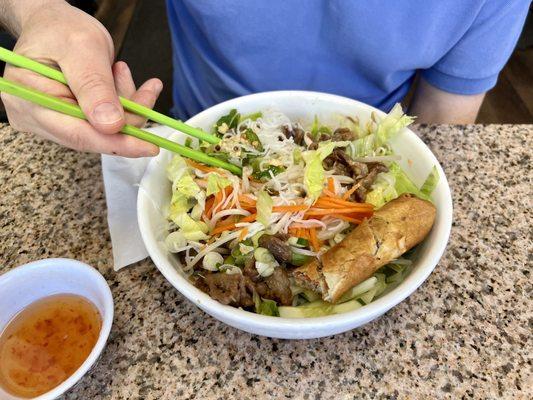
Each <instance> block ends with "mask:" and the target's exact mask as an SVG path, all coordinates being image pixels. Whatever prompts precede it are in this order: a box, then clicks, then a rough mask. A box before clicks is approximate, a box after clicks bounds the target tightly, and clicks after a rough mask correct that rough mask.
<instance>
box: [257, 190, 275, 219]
mask: <svg viewBox="0 0 533 400" xmlns="http://www.w3.org/2000/svg"><path fill="white" fill-rule="evenodd" d="M273 205H274V202H273V201H272V197H270V195H269V194H268V193H267V192H265V191H264V190H261V191H260V192H259V193H258V194H257V220H258V221H259V222H261V223H262V224H263V226H264V227H265V228H267V227H268V224H269V222H270V216H271V215H272V206H273Z"/></svg>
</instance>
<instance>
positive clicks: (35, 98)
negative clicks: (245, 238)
mask: <svg viewBox="0 0 533 400" xmlns="http://www.w3.org/2000/svg"><path fill="white" fill-rule="evenodd" d="M0 60H3V61H5V62H7V63H9V64H12V65H14V66H17V67H19V68H25V69H28V70H31V71H33V72H36V73H38V74H40V75H43V76H46V77H48V78H50V79H53V80H56V81H58V82H61V83H63V84H67V81H66V79H65V76H64V75H63V74H62V73H61V72H60V71H57V70H55V69H53V68H51V67H48V66H46V65H43V64H40V63H38V62H36V61H34V60H31V59H29V58H26V57H24V56H21V55H19V54H16V53H13V52H11V51H9V50H7V49H4V48H2V47H0ZM0 91H3V92H5V93H8V94H11V95H13V96H17V97H20V98H22V99H25V100H27V101H31V102H33V103H36V104H39V105H40V106H42V107H46V108H49V109H52V110H54V111H57V112H60V113H63V114H67V115H70V116H73V117H76V118H81V119H87V118H86V116H85V115H84V114H83V112H82V110H81V109H80V107H79V106H77V105H75V104H71V103H68V102H66V101H63V100H61V99H59V98H56V97H53V96H50V95H48V94H45V93H42V92H39V91H36V90H33V89H31V88H27V87H24V86H22V85H20V84H17V83H15V82H11V81H8V80H6V79H4V78H0ZM120 102H121V104H122V105H123V107H124V108H125V109H126V110H128V111H130V112H132V113H134V114H137V115H140V116H143V117H145V118H147V119H149V120H151V121H154V122H158V123H160V124H163V125H166V126H169V127H171V128H173V129H176V130H179V131H181V132H183V133H185V134H187V135H189V136H193V137H196V138H198V139H200V140H203V141H206V142H208V143H212V144H215V143H218V142H219V141H220V139H219V138H218V137H216V136H214V135H211V134H209V133H207V132H205V131H202V130H201V129H197V128H194V127H192V126H190V125H187V124H185V123H184V122H182V121H179V120H175V119H173V118H170V117H168V116H166V115H164V114H161V113H159V112H157V111H154V110H152V109H150V108H148V107H145V106H142V105H140V104H137V103H135V102H133V101H131V100H128V99H125V98H122V97H120ZM121 132H122V133H125V134H126V135H130V136H134V137H136V138H139V139H141V140H144V141H146V142H149V143H152V144H155V145H156V146H159V147H161V148H164V149H167V150H169V151H172V152H175V153H177V154H180V155H182V156H184V157H187V158H190V159H192V160H195V161H199V162H202V163H204V164H207V165H211V166H213V167H219V168H224V169H226V170H228V171H230V172H232V173H234V174H237V175H240V174H241V169H240V168H239V167H237V166H236V165H233V164H230V163H227V162H225V161H222V160H220V159H218V158H215V157H210V156H208V155H207V154H205V153H203V152H201V151H197V150H193V149H190V148H188V147H186V146H182V145H180V144H178V143H175V142H172V141H170V140H168V139H164V138H162V137H159V136H157V135H154V134H152V133H150V132H147V131H144V130H142V129H139V128H137V127H135V126H132V125H125V126H124V127H123V128H122V130H121Z"/></svg>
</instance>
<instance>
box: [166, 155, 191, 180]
mask: <svg viewBox="0 0 533 400" xmlns="http://www.w3.org/2000/svg"><path fill="white" fill-rule="evenodd" d="M188 170H189V168H188V166H187V163H186V162H185V160H184V159H183V157H181V156H179V155H175V156H174V157H172V159H171V160H170V162H169V163H168V165H167V169H166V172H167V178H168V180H169V181H171V182H174V181H177V180H179V179H180V178H181V177H182V176H183V175H184V174H186V173H188Z"/></svg>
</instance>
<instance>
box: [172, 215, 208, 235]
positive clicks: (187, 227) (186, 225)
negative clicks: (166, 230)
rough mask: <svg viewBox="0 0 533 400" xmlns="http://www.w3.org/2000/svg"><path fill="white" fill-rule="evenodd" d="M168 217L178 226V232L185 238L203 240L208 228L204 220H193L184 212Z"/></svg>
mask: <svg viewBox="0 0 533 400" xmlns="http://www.w3.org/2000/svg"><path fill="white" fill-rule="evenodd" d="M169 218H170V219H171V220H172V222H174V223H175V224H176V225H177V226H179V228H180V232H181V233H182V234H183V236H184V237H185V239H187V240H205V239H207V238H208V236H207V235H206V233H207V231H208V228H207V225H206V224H205V222H203V221H195V220H194V219H192V218H191V217H190V216H189V214H187V213H186V212H182V213H176V214H174V215H170V216H169Z"/></svg>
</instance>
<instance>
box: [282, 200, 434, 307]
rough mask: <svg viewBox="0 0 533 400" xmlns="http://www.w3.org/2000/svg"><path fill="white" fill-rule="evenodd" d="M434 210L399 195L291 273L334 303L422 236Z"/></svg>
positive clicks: (415, 243) (300, 281)
mask: <svg viewBox="0 0 533 400" xmlns="http://www.w3.org/2000/svg"><path fill="white" fill-rule="evenodd" d="M435 214H436V209H435V206H434V205H433V204H432V203H431V202H429V201H426V200H422V199H419V198H418V197H416V196H414V195H410V194H405V195H402V196H400V197H398V198H397V199H395V200H392V201H390V202H389V203H387V204H385V205H384V206H383V207H381V208H380V209H379V210H377V211H376V212H375V213H374V215H373V216H372V217H371V218H370V219H367V220H365V221H363V223H361V224H360V225H359V226H357V227H356V228H355V229H354V230H353V231H352V232H350V233H349V234H348V235H346V237H345V238H344V239H343V240H342V241H341V242H340V243H338V244H337V245H335V246H334V247H332V248H331V249H329V250H328V251H326V252H325V253H324V254H323V255H322V257H321V259H320V260H318V259H314V260H313V261H311V262H309V263H307V264H306V265H303V266H301V267H298V268H296V269H295V270H293V271H292V275H293V277H294V279H295V280H296V283H297V284H299V285H300V286H303V287H306V288H309V289H311V290H313V291H315V292H318V293H320V294H321V295H322V298H323V299H324V300H326V301H329V302H332V303H335V302H336V301H337V300H339V298H340V297H341V296H342V295H343V294H344V293H345V292H346V291H348V290H349V289H351V288H352V287H354V286H355V285H357V284H359V283H361V282H363V281H364V280H365V279H368V278H370V277H371V276H372V275H373V274H374V273H375V272H376V271H377V270H378V269H379V268H380V267H382V266H384V265H385V264H388V263H389V262H391V261H392V260H395V259H396V258H398V257H400V256H401V255H402V254H403V253H405V252H406V251H407V250H409V249H411V248H412V247H414V246H416V245H417V244H418V243H420V242H421V241H422V240H424V238H425V237H426V236H427V234H428V233H429V231H430V230H431V227H432V226H433V222H434V221H435Z"/></svg>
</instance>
